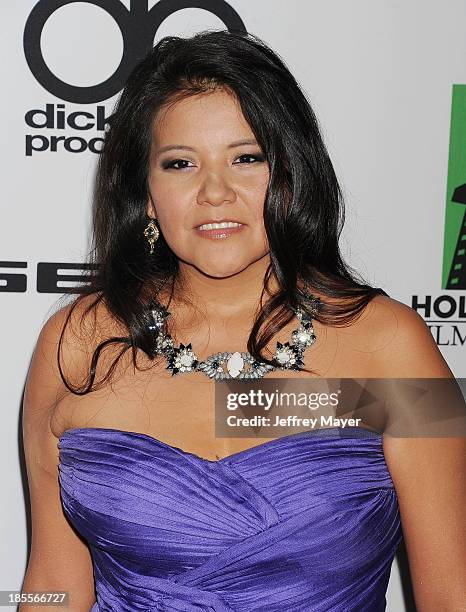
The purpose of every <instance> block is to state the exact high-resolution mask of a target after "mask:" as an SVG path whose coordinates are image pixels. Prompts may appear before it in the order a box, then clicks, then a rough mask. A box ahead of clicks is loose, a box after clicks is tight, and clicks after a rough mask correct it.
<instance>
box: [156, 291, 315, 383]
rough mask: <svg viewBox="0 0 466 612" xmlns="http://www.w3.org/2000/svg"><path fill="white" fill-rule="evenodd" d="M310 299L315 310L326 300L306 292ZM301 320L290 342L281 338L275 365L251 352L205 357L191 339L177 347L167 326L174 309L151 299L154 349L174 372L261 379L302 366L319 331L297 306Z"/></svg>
mask: <svg viewBox="0 0 466 612" xmlns="http://www.w3.org/2000/svg"><path fill="white" fill-rule="evenodd" d="M304 296H305V298H306V300H308V301H309V302H310V308H309V311H310V312H311V313H312V314H315V312H317V310H318V309H319V308H320V307H321V305H322V303H321V300H320V299H319V298H318V297H315V296H314V295H312V294H310V293H305V294H304ZM290 308H291V310H292V311H293V312H294V313H295V315H296V317H297V319H298V320H299V323H300V324H299V327H298V328H297V329H295V330H294V331H293V332H292V334H291V340H290V342H285V343H283V344H282V343H281V342H277V348H276V351H275V353H274V355H273V358H272V359H271V361H272V362H274V365H270V364H268V363H265V362H262V361H256V359H254V357H253V356H252V355H251V354H250V353H245V352H239V351H235V352H234V353H229V352H225V353H214V354H213V355H209V357H207V359H205V360H204V361H201V360H199V359H198V357H197V355H196V353H195V352H194V351H193V350H192V346H191V342H190V343H189V344H187V345H184V344H183V343H180V345H179V346H178V347H175V345H174V342H173V339H172V337H171V336H170V334H169V333H168V331H167V329H166V319H167V318H168V317H169V316H170V312H169V311H168V310H167V309H166V308H165V307H164V306H163V305H162V304H160V303H159V302H158V301H157V300H154V299H153V300H151V302H150V304H149V313H150V315H151V319H152V320H151V323H150V325H149V330H150V331H151V332H152V333H154V332H156V331H157V330H159V333H158V334H157V335H156V338H155V342H154V353H155V354H156V355H163V356H164V357H165V359H166V361H167V367H166V369H167V370H170V371H171V373H172V376H175V375H176V374H180V373H185V372H203V373H204V374H206V375H207V376H208V377H209V378H213V379H215V380H230V379H232V378H235V379H257V378H263V377H264V376H265V375H266V374H269V373H270V372H273V371H275V370H298V369H299V366H302V365H304V360H303V353H304V352H305V350H306V349H307V348H308V347H309V346H311V344H314V342H315V341H316V335H315V332H314V328H313V326H312V318H311V316H309V315H308V314H306V313H305V312H304V311H303V310H302V309H301V308H299V307H298V308H293V307H291V306H290Z"/></svg>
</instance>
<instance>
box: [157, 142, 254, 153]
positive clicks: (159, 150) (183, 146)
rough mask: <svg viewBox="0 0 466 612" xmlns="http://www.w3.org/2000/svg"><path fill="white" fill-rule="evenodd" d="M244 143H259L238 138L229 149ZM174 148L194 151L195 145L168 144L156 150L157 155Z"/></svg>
mask: <svg viewBox="0 0 466 612" xmlns="http://www.w3.org/2000/svg"><path fill="white" fill-rule="evenodd" d="M244 145H257V141H256V140H252V139H246V140H237V141H236V142H231V143H230V144H229V145H228V146H227V149H234V148H235V147H242V146H244ZM172 149H177V150H180V149H181V150H182V151H194V150H195V149H194V148H193V147H188V146H186V145H182V144H171V145H166V146H165V147H161V148H160V149H158V150H157V151H156V155H160V153H164V152H165V151H171V150H172Z"/></svg>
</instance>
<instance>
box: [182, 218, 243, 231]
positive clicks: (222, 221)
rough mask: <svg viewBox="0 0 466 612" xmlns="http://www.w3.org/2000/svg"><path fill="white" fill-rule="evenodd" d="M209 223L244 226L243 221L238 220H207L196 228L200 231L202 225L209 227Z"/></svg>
mask: <svg viewBox="0 0 466 612" xmlns="http://www.w3.org/2000/svg"><path fill="white" fill-rule="evenodd" d="M208 223H241V225H244V224H243V223H242V222H241V221H238V220H237V219H205V220H204V221H201V222H200V223H199V224H198V225H195V226H194V227H195V228H196V229H198V228H200V227H201V225H207V224H208Z"/></svg>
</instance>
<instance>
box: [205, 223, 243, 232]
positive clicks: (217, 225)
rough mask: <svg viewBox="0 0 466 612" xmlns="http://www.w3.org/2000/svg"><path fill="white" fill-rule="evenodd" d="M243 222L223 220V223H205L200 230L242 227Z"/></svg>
mask: <svg viewBox="0 0 466 612" xmlns="http://www.w3.org/2000/svg"><path fill="white" fill-rule="evenodd" d="M240 225H241V223H233V221H223V222H222V223H204V225H200V226H199V227H198V229H200V230H211V229H222V228H225V227H240Z"/></svg>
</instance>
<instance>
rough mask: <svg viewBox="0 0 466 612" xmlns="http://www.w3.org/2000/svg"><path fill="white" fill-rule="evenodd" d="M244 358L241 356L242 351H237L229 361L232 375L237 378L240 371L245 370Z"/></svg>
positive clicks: (228, 368) (229, 370) (228, 366)
mask: <svg viewBox="0 0 466 612" xmlns="http://www.w3.org/2000/svg"><path fill="white" fill-rule="evenodd" d="M243 367H244V359H243V358H242V357H241V353H239V352H238V351H236V352H235V353H233V354H232V355H231V357H230V358H229V359H228V361H227V370H228V372H229V373H230V376H232V377H233V378H236V377H237V376H238V374H239V373H240V372H242V371H243Z"/></svg>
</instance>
